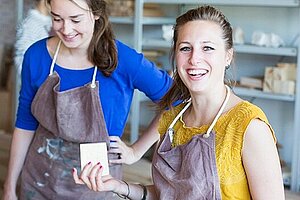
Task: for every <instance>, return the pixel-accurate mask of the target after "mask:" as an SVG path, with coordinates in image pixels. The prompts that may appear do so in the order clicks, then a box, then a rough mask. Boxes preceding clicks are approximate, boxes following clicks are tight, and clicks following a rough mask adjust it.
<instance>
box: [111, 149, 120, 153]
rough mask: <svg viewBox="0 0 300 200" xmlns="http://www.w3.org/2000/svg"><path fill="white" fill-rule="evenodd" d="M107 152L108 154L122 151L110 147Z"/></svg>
mask: <svg viewBox="0 0 300 200" xmlns="http://www.w3.org/2000/svg"><path fill="white" fill-rule="evenodd" d="M108 153H110V154H118V153H120V154H121V153H122V152H121V150H120V149H110V150H109V151H108Z"/></svg>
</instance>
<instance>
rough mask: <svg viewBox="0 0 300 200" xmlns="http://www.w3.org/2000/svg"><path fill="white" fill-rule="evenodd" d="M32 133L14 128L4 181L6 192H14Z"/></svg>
mask: <svg viewBox="0 0 300 200" xmlns="http://www.w3.org/2000/svg"><path fill="white" fill-rule="evenodd" d="M33 135H34V132H33V131H26V130H22V129H18V128H16V129H15V130H14V133H13V138H12V143H11V147H10V158H9V164H8V172H7V177H6V181H5V185H4V187H5V189H6V190H15V188H16V185H17V180H18V177H19V175H20V172H21V169H22V167H23V164H24V160H25V157H26V154H27V151H28V148H29V145H30V143H31V141H32V138H33Z"/></svg>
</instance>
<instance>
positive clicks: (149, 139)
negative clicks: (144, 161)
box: [131, 114, 160, 158]
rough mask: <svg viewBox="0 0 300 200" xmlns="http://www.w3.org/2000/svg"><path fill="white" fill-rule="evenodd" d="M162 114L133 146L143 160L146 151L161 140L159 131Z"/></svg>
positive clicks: (154, 119) (155, 118)
mask: <svg viewBox="0 0 300 200" xmlns="http://www.w3.org/2000/svg"><path fill="white" fill-rule="evenodd" d="M159 118H160V114H157V115H156V116H155V117H154V118H153V120H152V121H151V123H150V125H149V126H148V128H147V129H146V131H145V132H144V133H143V134H142V136H141V137H140V138H139V139H138V140H137V141H136V142H135V143H134V144H133V145H132V146H131V147H132V148H133V150H134V152H135V156H136V157H137V158H141V157H142V156H143V155H144V154H145V153H146V151H147V150H148V149H149V148H150V147H151V146H152V145H153V144H154V143H155V142H157V141H158V139H159V133H158V131H157V128H158V121H159Z"/></svg>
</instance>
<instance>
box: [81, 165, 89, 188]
mask: <svg viewBox="0 0 300 200" xmlns="http://www.w3.org/2000/svg"><path fill="white" fill-rule="evenodd" d="M91 167H92V163H91V162H89V163H88V164H86V165H85V166H84V168H83V170H82V171H81V174H80V179H81V180H82V181H83V182H84V183H85V184H86V186H87V187H88V188H89V189H90V190H91V189H92V186H91V182H90V180H89V177H88V176H89V174H90V171H91Z"/></svg>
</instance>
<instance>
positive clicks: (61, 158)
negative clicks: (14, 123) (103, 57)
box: [20, 42, 122, 200]
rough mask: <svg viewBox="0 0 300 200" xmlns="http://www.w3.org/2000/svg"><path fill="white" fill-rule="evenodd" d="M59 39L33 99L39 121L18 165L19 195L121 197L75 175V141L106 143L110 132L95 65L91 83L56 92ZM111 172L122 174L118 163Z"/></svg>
mask: <svg viewBox="0 0 300 200" xmlns="http://www.w3.org/2000/svg"><path fill="white" fill-rule="evenodd" d="M60 44H61V42H59V44H58V46H57V49H56V52H55V55H54V58H53V61H52V64H51V69H50V75H49V77H48V78H47V79H46V81H45V82H44V83H43V84H42V86H41V87H40V88H39V90H38V91H37V93H36V95H35V97H34V100H33V102H32V106H31V111H32V113H33V115H34V116H35V118H36V119H37V120H38V122H39V126H38V128H37V130H36V132H35V136H34V139H33V142H32V144H31V145H30V148H29V151H28V153H27V157H26V160H25V164H24V167H23V170H22V175H21V178H22V181H21V195H20V199H22V200H23V199H36V200H43V199H56V200H60V199H63V200H68V199H71V200H75V199H76V200H77V199H80V200H82V199H88V200H92V199H119V198H118V197H117V196H116V195H115V194H114V193H112V192H101V193H100V192H94V191H91V190H89V189H88V188H87V186H85V185H77V184H75V182H74V180H73V176H72V168H73V167H76V168H77V169H78V170H80V152H79V144H80V143H87V142H106V143H107V145H108V147H109V137H108V133H107V129H106V124H105V120H104V116H103V112H102V106H101V103H100V97H99V83H98V82H96V81H95V80H96V73H97V67H95V70H94V74H93V78H92V83H89V84H86V85H84V86H82V87H78V88H74V89H70V90H67V91H63V92H60V78H59V75H58V74H57V73H56V72H53V69H54V64H55V61H56V58H57V54H58V52H59V48H60ZM99 153H101V152H99ZM110 159H112V158H111V156H110ZM94 164H96V163H94ZM109 171H110V174H111V175H112V176H114V177H117V178H121V177H122V174H121V173H122V165H112V166H110V168H109Z"/></svg>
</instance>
